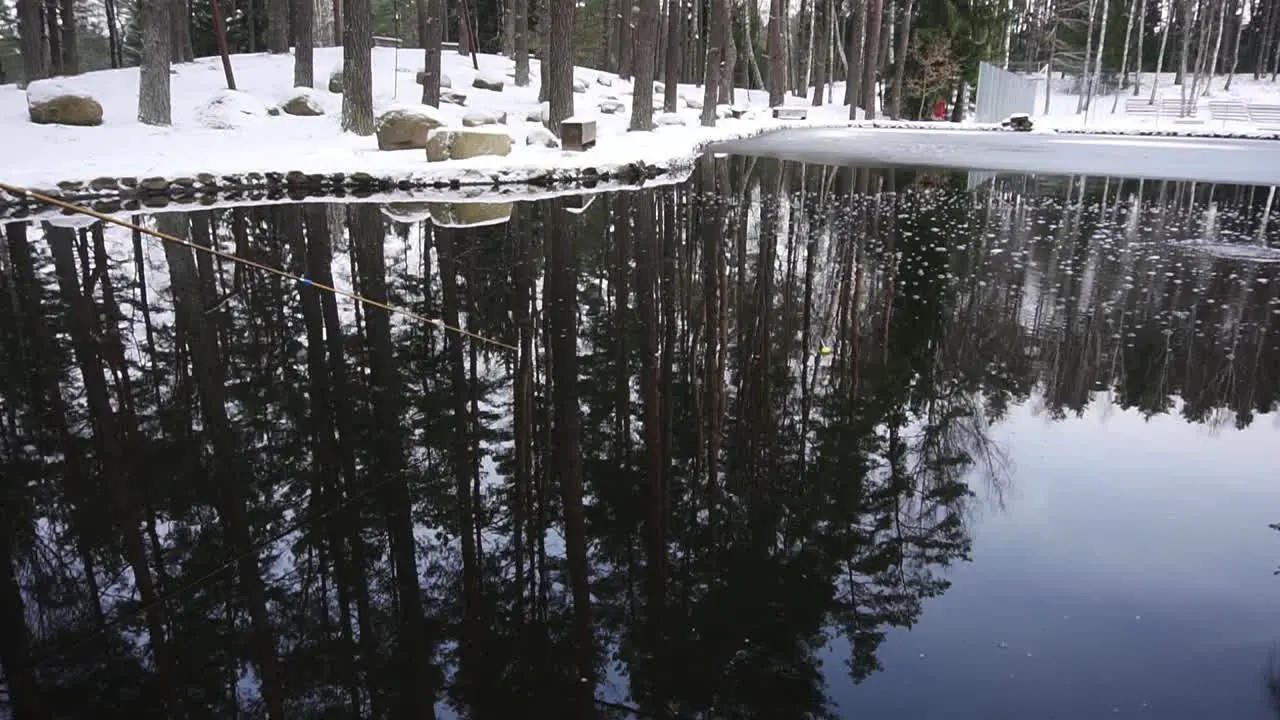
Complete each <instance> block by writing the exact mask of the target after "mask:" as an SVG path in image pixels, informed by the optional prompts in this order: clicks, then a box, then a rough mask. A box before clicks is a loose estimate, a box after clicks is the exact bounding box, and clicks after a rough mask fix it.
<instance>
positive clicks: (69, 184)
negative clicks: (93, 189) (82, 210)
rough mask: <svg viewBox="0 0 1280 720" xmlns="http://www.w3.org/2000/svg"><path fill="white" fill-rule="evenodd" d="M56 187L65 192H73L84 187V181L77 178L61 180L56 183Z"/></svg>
mask: <svg viewBox="0 0 1280 720" xmlns="http://www.w3.org/2000/svg"><path fill="white" fill-rule="evenodd" d="M58 187H59V188H61V189H62V190H65V191H66V192H75V191H76V190H80V189H82V188H83V187H84V183H82V182H80V181H79V180H63V181H61V182H59V183H58Z"/></svg>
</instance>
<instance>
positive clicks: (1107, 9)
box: [1084, 0, 1111, 110]
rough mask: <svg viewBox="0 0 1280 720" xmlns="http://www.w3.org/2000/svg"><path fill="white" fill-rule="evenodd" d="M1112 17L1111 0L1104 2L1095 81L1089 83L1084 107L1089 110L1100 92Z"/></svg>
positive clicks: (1095, 57)
mask: <svg viewBox="0 0 1280 720" xmlns="http://www.w3.org/2000/svg"><path fill="white" fill-rule="evenodd" d="M1110 15H1111V0H1102V21H1101V23H1100V25H1099V28H1098V51H1097V53H1096V54H1095V55H1094V60H1093V79H1092V80H1090V81H1089V94H1088V96H1087V97H1086V98H1085V100H1084V107H1085V109H1086V110H1088V109H1089V105H1090V103H1092V102H1093V94H1094V93H1096V92H1097V91H1098V83H1099V82H1101V80H1102V54H1103V52H1104V51H1105V50H1106V42H1107V17H1108V16H1110Z"/></svg>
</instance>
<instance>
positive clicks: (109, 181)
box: [89, 177, 120, 190]
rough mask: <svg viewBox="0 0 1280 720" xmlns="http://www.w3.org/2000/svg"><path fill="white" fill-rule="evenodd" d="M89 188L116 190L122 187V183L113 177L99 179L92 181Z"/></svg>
mask: <svg viewBox="0 0 1280 720" xmlns="http://www.w3.org/2000/svg"><path fill="white" fill-rule="evenodd" d="M89 187H91V188H93V189H94V190H115V189H117V188H119V187H120V183H119V181H117V180H116V179H115V178H113V177H99V178H94V179H92V180H90V181H89Z"/></svg>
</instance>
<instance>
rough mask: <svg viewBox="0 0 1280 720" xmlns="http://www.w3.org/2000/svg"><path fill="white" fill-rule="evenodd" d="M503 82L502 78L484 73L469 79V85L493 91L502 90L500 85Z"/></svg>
mask: <svg viewBox="0 0 1280 720" xmlns="http://www.w3.org/2000/svg"><path fill="white" fill-rule="evenodd" d="M505 84H506V81H505V80H503V79H502V78H500V77H497V76H495V75H488V74H486V73H480V74H479V75H476V77H475V79H474V80H472V81H471V87H473V88H479V89H481V90H492V91H494V92H502V87H503V85H505Z"/></svg>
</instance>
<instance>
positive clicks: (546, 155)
mask: <svg viewBox="0 0 1280 720" xmlns="http://www.w3.org/2000/svg"><path fill="white" fill-rule="evenodd" d="M846 128H847V129H851V130H857V129H862V130H867V129H884V130H899V131H902V130H905V131H923V132H929V133H935V134H936V133H951V132H955V133H972V132H1013V131H1010V130H1008V129H1006V128H1003V127H1001V126H1000V125H997V124H978V123H957V124H952V123H947V122H930V121H911V120H856V121H854V120H845V121H822V120H810V121H787V120H768V121H761V120H752V121H743V120H721V121H720V122H719V124H717V125H716V126H715V127H711V128H682V130H683V132H681V133H679V134H676V133H671V140H672V141H673V144H677V143H679V141H680V140H683V139H687V138H688V136H689V134H691V133H690V132H689V131H690V130H694V131H695V132H696V131H697V130H703V131H704V132H699V133H698V134H699V135H700V136H701V137H699V138H698V141H697V142H695V143H692V144H689V145H686V146H685V147H684V148H675V147H672V146H671V145H668V146H667V147H666V149H665V153H664V155H663V156H662V157H658V158H654V159H653V161H652V162H648V161H646V160H645V159H636V160H631V161H626V160H620V159H618V156H619V152H618V150H619V149H618V148H612V147H610V148H603V149H602V148H599V147H597V148H593V149H592V150H588V151H585V152H576V153H574V152H566V151H559V150H547V151H545V152H537V153H534V154H529V153H521V155H520V156H519V158H518V159H517V160H516V161H515V162H510V161H509V158H510V156H483V157H478V158H471V159H468V160H457V161H445V162H441V163H428V162H427V161H426V160H425V158H424V159H422V160H421V161H420V163H413V164H414V165H419V166H420V167H419V168H414V169H409V168H407V167H406V168H405V169H400V170H383V171H374V172H369V171H365V170H360V169H356V170H351V169H349V168H348V169H345V170H344V169H342V168H343V166H344V165H346V163H341V162H332V161H331V162H328V163H324V165H327V166H329V167H328V168H327V169H317V168H316V167H315V166H314V165H312V167H311V168H310V170H309V171H308V170H300V169H294V170H287V171H279V170H265V169H262V168H261V166H259V167H258V168H255V169H249V170H245V171H241V172H218V173H213V172H200V171H197V172H192V173H189V174H183V175H179V174H175V175H173V176H172V177H163V176H159V175H153V176H148V177H137V176H132V175H121V176H98V177H95V178H91V179H90V178H66V179H62V180H59V181H57V182H56V183H48V182H44V183H29V184H27V185H24V186H22V187H24V188H25V189H28V190H32V191H35V192H39V193H41V194H45V195H49V196H52V197H56V198H58V199H60V200H65V201H67V202H72V203H76V204H83V205H85V206H87V207H91V208H92V209H94V210H97V211H99V212H103V213H106V214H112V213H116V212H126V213H130V214H132V213H139V212H140V213H144V214H145V213H147V212H148V211H150V212H163V211H166V210H168V211H173V210H175V209H180V208H191V209H196V208H215V207H222V206H239V205H257V204H266V203H273V202H306V201H309V200H320V199H323V200H327V201H337V202H342V201H344V200H346V199H348V198H350V199H354V200H356V201H362V202H366V201H367V202H373V201H375V200H376V199H377V198H385V199H384V201H385V202H399V201H405V202H415V201H418V202H509V201H518V200H523V199H528V200H533V199H539V198H541V197H555V196H560V195H574V194H590V193H595V192H608V191H611V190H626V189H629V188H636V187H641V186H644V185H645V184H646V183H649V184H652V183H653V182H654V181H657V180H660V179H663V178H667V177H671V176H674V175H677V174H679V173H680V172H681V171H686V170H689V169H691V168H692V167H693V166H694V165H695V164H696V162H697V160H698V158H699V157H701V156H702V155H703V154H704V153H705V151H706V150H707V148H709V147H711V146H714V145H717V144H720V143H725V142H731V141H734V140H745V139H750V138H754V137H759V136H762V135H768V134H771V133H774V132H779V131H786V130H809V129H846ZM646 134H647V135H651V136H652V135H662V134H664V131H663V129H661V128H660V129H658V130H655V131H650V132H649V133H646ZM1027 134H1029V135H1036V134H1057V135H1091V136H1111V137H1165V138H1199V139H1221V140H1260V141H1268V140H1272V141H1274V140H1280V130H1276V131H1233V130H1230V129H1213V128H1207V127H1202V126H1201V127H1177V128H1144V127H1133V128H1124V127H1098V128H1086V127H1065V128H1053V127H1047V128H1036V129H1034V130H1032V131H1030V132H1029V133H1027ZM398 152H399V153H419V152H421V151H416V150H406V151H398ZM383 154H384V155H385V154H386V153H383ZM611 158H612V159H611ZM350 159H351V160H352V161H355V162H353V163H351V164H359V160H360V158H359V156H355V157H352V158H350ZM504 161H505V162H504ZM306 166H307V164H306V163H304V164H303V167H306ZM686 177H687V173H686ZM684 179H685V177H680V178H678V179H677V180H675V182H680V181H683V180H684ZM6 180H7V179H6V178H3V177H0V181H6ZM521 188H523V189H521ZM548 191H550V192H549V193H548ZM174 206H177V207H176V208H175V207H174ZM62 214H64V211H63V210H61V209H59V208H56V207H51V206H49V205H47V204H46V203H43V202H41V201H39V200H35V199H32V198H29V197H24V196H21V195H17V196H15V195H13V194H10V193H8V192H5V191H4V190H0V220H12V221H20V220H23V219H29V218H35V217H47V216H58V215H62Z"/></svg>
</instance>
